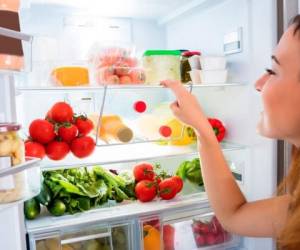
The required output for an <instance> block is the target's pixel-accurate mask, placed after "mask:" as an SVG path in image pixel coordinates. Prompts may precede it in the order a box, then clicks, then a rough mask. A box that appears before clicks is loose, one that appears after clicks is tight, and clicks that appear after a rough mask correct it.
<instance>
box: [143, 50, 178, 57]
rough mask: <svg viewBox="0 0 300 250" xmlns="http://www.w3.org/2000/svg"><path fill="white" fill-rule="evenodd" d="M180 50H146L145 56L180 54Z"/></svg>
mask: <svg viewBox="0 0 300 250" xmlns="http://www.w3.org/2000/svg"><path fill="white" fill-rule="evenodd" d="M180 54H181V52H180V50H146V51H145V52H144V56H180Z"/></svg>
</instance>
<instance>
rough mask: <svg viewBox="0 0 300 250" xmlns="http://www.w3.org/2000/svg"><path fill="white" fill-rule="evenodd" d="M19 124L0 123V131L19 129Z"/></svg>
mask: <svg viewBox="0 0 300 250" xmlns="http://www.w3.org/2000/svg"><path fill="white" fill-rule="evenodd" d="M20 128H21V125H20V124H17V123H0V133H1V132H9V131H18V130H20Z"/></svg>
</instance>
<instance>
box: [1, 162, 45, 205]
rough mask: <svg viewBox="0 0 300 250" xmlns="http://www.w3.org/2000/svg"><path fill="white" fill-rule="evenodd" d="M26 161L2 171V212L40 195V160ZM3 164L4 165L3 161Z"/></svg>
mask: <svg viewBox="0 0 300 250" xmlns="http://www.w3.org/2000/svg"><path fill="white" fill-rule="evenodd" d="M1 158H2V159H3V158H4V157H1ZM26 160H27V161H26V162H25V163H22V164H19V165H16V166H13V167H10V168H6V169H3V170H1V171H0V210H1V209H5V208H8V207H10V206H13V205H15V204H16V203H21V202H24V201H26V200H28V199H30V198H32V197H34V196H36V195H38V194H39V192H40V183H41V174H40V166H39V161H40V160H39V159H34V158H27V159H26ZM1 163H3V161H2V160H1ZM1 163H0V164H1Z"/></svg>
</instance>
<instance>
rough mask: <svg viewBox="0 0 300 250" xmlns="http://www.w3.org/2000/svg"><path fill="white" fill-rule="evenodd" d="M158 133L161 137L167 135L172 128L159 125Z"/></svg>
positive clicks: (169, 134) (170, 132)
mask: <svg viewBox="0 0 300 250" xmlns="http://www.w3.org/2000/svg"><path fill="white" fill-rule="evenodd" d="M159 133H160V135H161V136H163V137H169V136H171V134H172V129H171V128H170V127H169V126H161V127H160V128H159Z"/></svg>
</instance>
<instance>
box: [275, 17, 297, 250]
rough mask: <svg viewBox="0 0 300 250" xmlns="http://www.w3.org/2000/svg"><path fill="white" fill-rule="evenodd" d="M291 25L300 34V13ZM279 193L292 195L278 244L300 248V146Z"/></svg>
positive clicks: (288, 248) (291, 249) (286, 249)
mask: <svg viewBox="0 0 300 250" xmlns="http://www.w3.org/2000/svg"><path fill="white" fill-rule="evenodd" d="M291 25H293V26H294V35H297V34H298V35H299V34H300V15H297V16H295V17H294V18H293V20H292V22H291ZM299 127H300V124H299ZM278 193H279V194H281V195H282V194H290V195H291V201H290V204H289V210H288V217H287V221H286V223H285V226H284V228H283V230H282V231H281V233H280V235H279V237H278V246H279V248H280V249H283V250H298V249H300V148H296V147H295V146H293V149H292V161H291V165H290V170H289V173H288V175H287V176H286V177H285V179H284V180H283V182H282V183H281V184H280V185H279V187H278Z"/></svg>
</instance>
